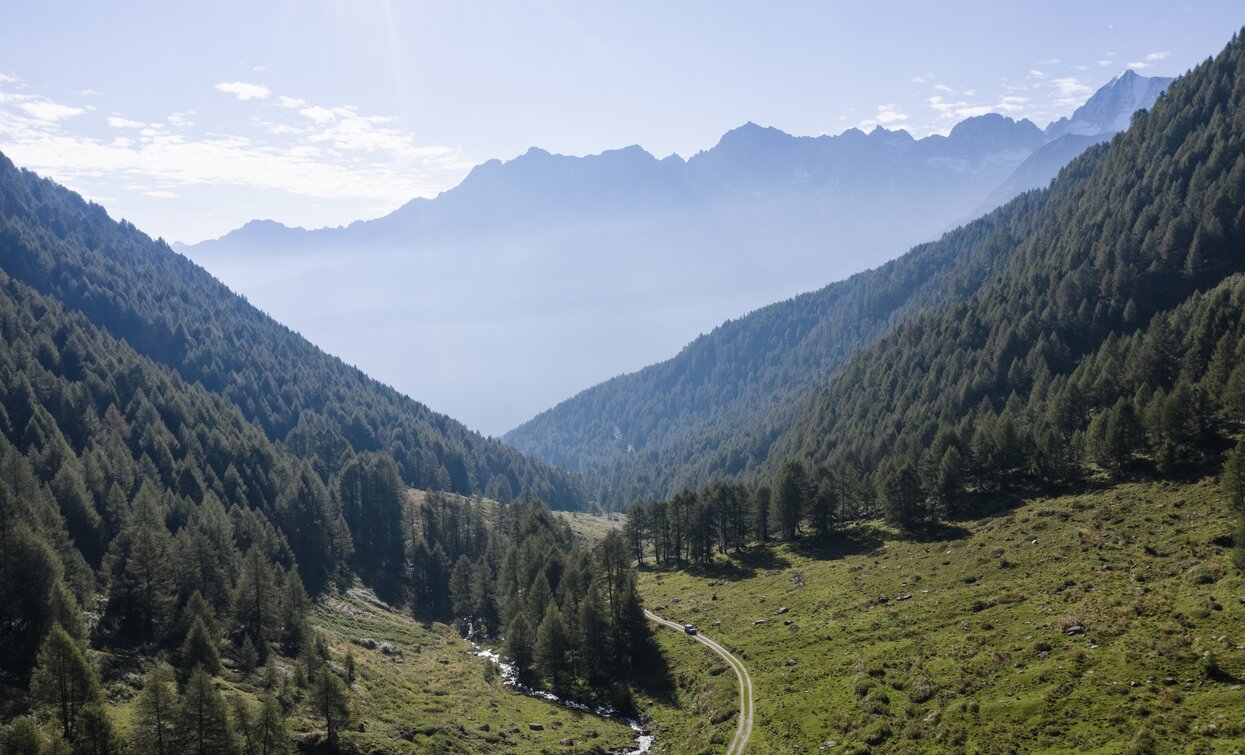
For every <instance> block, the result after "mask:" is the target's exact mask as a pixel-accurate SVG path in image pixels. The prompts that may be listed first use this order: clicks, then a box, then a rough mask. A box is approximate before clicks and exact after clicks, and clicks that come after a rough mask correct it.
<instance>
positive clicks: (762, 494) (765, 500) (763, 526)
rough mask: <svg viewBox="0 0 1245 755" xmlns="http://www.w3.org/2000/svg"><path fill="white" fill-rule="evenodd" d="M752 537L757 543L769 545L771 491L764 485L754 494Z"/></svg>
mask: <svg viewBox="0 0 1245 755" xmlns="http://www.w3.org/2000/svg"><path fill="white" fill-rule="evenodd" d="M753 499H754V501H753V505H752V536H753V537H754V538H756V539H757V542H760V543H768V542H769V537H770V500H769V499H770V491H769V486H768V485H762V486H761V487H759V488H757V489H756V492H755V493H753Z"/></svg>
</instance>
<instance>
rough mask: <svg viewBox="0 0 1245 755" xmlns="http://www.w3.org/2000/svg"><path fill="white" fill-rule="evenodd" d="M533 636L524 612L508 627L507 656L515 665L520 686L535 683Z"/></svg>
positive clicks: (534, 640) (534, 639)
mask: <svg viewBox="0 0 1245 755" xmlns="http://www.w3.org/2000/svg"><path fill="white" fill-rule="evenodd" d="M532 634H533V632H532V625H531V623H530V622H529V621H528V620H527V615H526V614H524V613H523V612H522V611H520V612H518V613H516V614H515V616H514V618H513V619H511V621H510V625H509V626H508V627H506V655H507V656H508V657H509V658H510V662H511V663H512V664H514V670H515V674H516V675H517V676H518V679H519V683H520V684H531V683H532V682H533V673H532V672H533V669H532V663H533V661H534V659H535V645H536V638H535V637H533V636H532Z"/></svg>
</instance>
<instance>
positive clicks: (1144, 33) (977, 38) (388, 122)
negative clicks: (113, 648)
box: [0, 0, 1245, 242]
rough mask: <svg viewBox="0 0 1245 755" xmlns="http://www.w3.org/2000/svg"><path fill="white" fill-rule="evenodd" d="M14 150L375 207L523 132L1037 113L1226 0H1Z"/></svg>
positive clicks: (607, 136) (299, 201)
mask: <svg viewBox="0 0 1245 755" xmlns="http://www.w3.org/2000/svg"><path fill="white" fill-rule="evenodd" d="M0 18H3V20H4V26H5V32H6V33H5V35H4V44H3V45H0V151H3V152H4V153H5V154H7V155H8V156H9V157H11V158H12V159H13V160H14V161H15V162H17V163H18V164H20V165H23V166H25V167H29V168H32V169H34V170H37V171H39V172H40V173H43V174H45V175H47V176H50V177H52V178H55V179H57V180H58V181H60V182H62V183H64V184H66V185H68V186H70V187H71V188H74V189H77V190H79V191H81V192H83V193H84V194H85V195H87V196H88V197H89V198H92V199H95V200H96V201H99V202H101V203H102V204H104V205H105V206H106V207H107V208H108V209H109V211H110V212H111V213H112V215H113V216H114V217H124V218H127V219H129V220H131V221H133V222H134V223H136V224H137V225H138V226H139V227H140V228H142V229H144V230H146V231H148V232H149V233H151V234H153V235H159V236H163V237H165V238H167V239H169V240H181V241H187V242H193V241H198V240H201V239H203V238H210V237H214V236H218V235H220V234H222V233H224V232H226V231H228V230H230V229H232V228H234V227H236V226H238V225H241V224H242V223H244V222H245V221H247V220H248V219H251V218H256V217H265V218H275V219H277V220H280V221H282V222H285V223H288V224H291V225H304V226H323V225H337V224H341V223H346V222H349V221H351V220H354V219H358V218H364V217H374V216H378V215H382V214H384V213H386V212H388V211H389V210H392V209H394V208H395V207H397V206H399V205H400V204H402V203H403V202H405V201H406V200H408V199H410V198H412V197H415V196H431V195H433V194H436V193H437V192H438V191H441V190H443V189H446V188H449V187H451V186H453V185H454V184H456V183H457V182H458V181H459V180H460V179H461V178H462V177H463V176H464V175H465V173H466V171H467V170H469V168H470V166H471V165H473V164H475V163H477V162H481V161H483V160H486V159H488V158H492V157H500V158H510V157H513V156H515V155H517V154H519V153H521V152H523V151H525V150H526V149H527V147H529V146H532V145H539V146H541V147H544V148H546V149H549V150H551V151H555V152H562V153H567V154H585V153H594V152H599V151H601V150H603V149H608V148H614V147H619V146H625V145H628V144H635V143H638V144H640V145H642V146H643V147H645V148H646V149H648V150H649V151H651V152H653V153H655V154H657V155H659V156H663V155H666V154H669V153H670V152H678V153H680V154H682V155H685V156H687V155H690V154H693V153H694V152H696V151H697V150H700V149H705V148H708V147H710V146H712V145H713V144H714V143H715V142H716V141H717V138H718V137H719V136H720V135H721V134H722V133H723V132H724V131H726V130H728V129H730V128H733V127H735V126H738V125H739V124H741V123H743V122H745V121H748V120H752V121H756V122H758V123H762V124H766V125H773V126H777V127H779V128H781V129H783V130H785V131H788V132H791V133H796V134H820V133H827V132H829V133H835V132H838V131H842V130H843V129H845V128H847V127H850V126H862V127H866V128H867V127H871V126H872V125H873V124H876V123H882V124H884V125H886V126H887V127H889V128H907V129H909V130H910V131H912V132H913V133H914V134H916V135H918V136H920V135H924V134H927V133H930V132H933V131H940V130H945V129H947V128H948V127H949V126H950V125H951V124H953V123H954V122H955V121H957V120H959V119H961V118H963V117H965V116H967V115H972V114H977V113H981V112H986V111H991V110H994V111H998V112H1003V113H1006V114H1008V115H1012V116H1015V117H1029V118H1031V119H1033V120H1034V121H1035V122H1037V123H1038V124H1039V125H1045V124H1046V122H1048V121H1049V120H1051V119H1052V118H1054V117H1057V116H1059V115H1064V114H1067V113H1069V112H1070V111H1071V110H1072V108H1073V107H1075V105H1076V104H1078V103H1079V102H1081V101H1083V100H1084V99H1085V98H1086V97H1087V96H1088V95H1089V94H1090V93H1091V92H1092V91H1093V90H1094V89H1096V88H1098V87H1099V86H1101V85H1102V84H1103V83H1105V82H1106V81H1107V80H1109V79H1110V78H1111V77H1112V76H1114V75H1116V74H1118V73H1119V72H1120V71H1122V70H1123V69H1125V68H1127V67H1133V68H1136V69H1138V70H1139V71H1140V72H1142V73H1146V74H1160V75H1172V74H1177V73H1180V72H1182V71H1184V70H1186V69H1187V68H1189V67H1190V66H1191V65H1192V64H1194V63H1196V62H1197V61H1199V60H1201V59H1203V58H1205V57H1207V56H1208V55H1211V54H1213V53H1215V52H1217V51H1218V50H1219V49H1220V48H1222V47H1223V46H1224V44H1226V42H1227V41H1228V39H1229V37H1230V36H1231V35H1232V33H1233V32H1234V31H1235V30H1236V29H1238V28H1239V27H1240V25H1241V24H1242V23H1243V22H1245V9H1243V8H1242V6H1241V4H1240V2H1239V0H1236V1H1234V2H1175V3H1171V2H1136V1H1133V2H1084V0H1078V1H1077V2H1062V1H1058V0H1048V1H1047V2H1042V3H999V2H997V1H992V2H954V1H953V0H943V1H942V2H920V3H915V2H914V3H908V4H904V3H850V4H849V3H841V2H806V3H782V4H779V3H758V2H754V1H750V2H723V1H722V0H714V1H713V2H670V0H662V1H661V2H634V1H632V2H615V3H604V2H522V3H521V2H462V1H461V0H456V1H453V2H384V1H383V0H348V1H347V0H341V1H329V0H319V1H314V2H310V1H308V2H295V1H287V2H262V1H257V0H245V1H243V2H237V1H234V0H213V1H212V2H203V3H181V2H175V3H170V2H167V0H164V1H161V2H143V1H138V0H134V1H131V2H125V3H120V2H118V3H112V4H107V5H106V4H105V3H100V2H85V1H84V2H76V3H67V2H56V1H55V0H39V1H38V2H24V1H17V0H0Z"/></svg>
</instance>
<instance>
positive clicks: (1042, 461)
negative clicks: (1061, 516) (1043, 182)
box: [770, 35, 1245, 483]
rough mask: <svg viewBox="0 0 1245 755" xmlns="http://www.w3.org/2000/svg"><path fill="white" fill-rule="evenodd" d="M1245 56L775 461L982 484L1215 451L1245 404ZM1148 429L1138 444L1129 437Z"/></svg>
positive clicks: (836, 392)
mask: <svg viewBox="0 0 1245 755" xmlns="http://www.w3.org/2000/svg"><path fill="white" fill-rule="evenodd" d="M1243 63H1245V42H1242V40H1241V38H1240V36H1239V35H1238V36H1237V37H1235V38H1234V39H1233V40H1232V42H1231V43H1230V44H1229V45H1228V47H1227V48H1226V49H1225V50H1224V51H1223V52H1222V53H1220V54H1219V55H1218V56H1217V57H1216V58H1215V59H1214V60H1212V61H1208V62H1206V63H1204V64H1202V65H1201V66H1198V67H1197V68H1196V69H1194V70H1193V71H1192V72H1190V73H1189V74H1187V75H1186V76H1184V77H1182V78H1180V79H1178V80H1176V81H1175V82H1174V83H1173V84H1172V85H1171V87H1170V88H1169V89H1168V91H1167V93H1166V94H1165V95H1164V96H1163V97H1161V98H1159V100H1158V102H1157V103H1156V104H1155V106H1154V108H1153V110H1152V111H1150V113H1149V114H1147V115H1145V116H1142V117H1140V118H1138V119H1136V120H1135V122H1134V125H1133V127H1132V128H1131V129H1130V130H1129V131H1127V132H1125V133H1124V134H1122V135H1120V136H1118V137H1116V138H1115V139H1114V140H1113V141H1112V142H1111V143H1110V145H1103V146H1100V147H1097V148H1093V149H1091V150H1090V151H1089V153H1087V154H1086V155H1084V156H1082V157H1081V158H1079V159H1077V160H1076V161H1074V162H1073V163H1072V164H1071V165H1070V166H1068V168H1066V169H1065V170H1064V171H1063V173H1061V174H1060V177H1059V179H1058V180H1057V181H1056V182H1055V183H1054V185H1053V186H1052V188H1051V189H1050V190H1049V192H1043V193H1041V194H1038V195H1035V199H1033V200H1031V201H1033V202H1034V207H1033V210H1032V211H1030V212H1024V213H1014V214H1013V215H1012V219H1011V220H1010V222H1009V223H1008V224H1007V229H1008V232H1009V233H1010V234H1011V235H1012V236H1013V237H1014V238H1016V239H1018V240H1019V243H1017V244H1016V245H1015V247H1014V248H1013V249H1011V250H1009V252H1008V254H1007V258H1006V260H1004V261H1003V264H1002V265H1001V267H1000V270H999V273H998V274H997V276H996V277H995V279H994V280H992V281H991V282H990V283H989V284H988V285H986V286H984V287H983V288H982V289H981V290H980V291H979V292H977V293H976V294H975V295H973V296H972V297H971V298H968V299H967V300H965V301H963V302H960V303H957V304H954V305H948V306H946V307H943V308H939V309H935V310H932V311H928V312H925V313H922V314H921V315H920V316H919V317H916V318H913V319H911V320H909V321H908V322H907V323H905V324H903V325H902V326H900V327H899V328H898V329H897V330H896V332H895V333H893V334H891V335H888V336H887V337H886V338H884V339H883V340H882V341H881V342H879V343H878V344H877V345H876V346H874V347H872V348H870V349H867V350H864V351H861V352H859V353H857V354H856V355H855V356H853V358H852V359H851V360H850V362H849V363H848V364H847V365H846V366H845V367H844V368H843V370H842V371H841V372H840V373H838V374H837V375H836V376H835V377H834V378H833V379H831V380H830V381H829V383H828V384H827V386H826V387H825V389H824V390H823V391H821V392H820V393H819V394H818V395H817V397H816V399H815V400H814V402H813V404H812V405H811V406H810V407H809V408H808V410H807V411H805V412H804V413H803V414H802V415H801V417H800V418H799V419H798V420H797V421H796V422H795V423H793V425H792V426H791V427H790V428H789V429H787V430H786V431H785V432H784V435H783V437H782V438H780V439H779V440H778V442H777V443H775V445H774V447H773V448H772V449H771V459H770V461H771V464H773V463H776V460H777V459H781V458H791V457H799V458H806V459H810V460H813V461H816V462H825V461H832V462H838V463H848V464H857V465H861V466H863V467H864V468H866V469H876V468H885V469H886V470H888V471H892V472H893V471H896V470H898V471H899V472H902V471H903V470H904V469H912V468H914V467H913V466H910V465H916V466H921V467H923V468H928V467H927V464H928V463H933V464H935V465H936V464H937V463H938V460H935V459H933V458H931V457H930V454H934V455H938V454H941V453H946V452H947V451H948V450H949V449H950V448H951V447H953V446H954V447H956V455H962V456H961V458H964V459H968V458H972V459H975V462H974V463H975V464H977V465H979V466H981V467H982V468H980V469H977V470H976V471H975V473H976V474H977V475H979V476H980V477H981V478H982V479H983V480H984V481H985V482H986V483H989V482H990V481H994V480H996V479H997V478H999V477H1000V476H1004V477H1005V476H1008V475H1013V476H1014V475H1015V474H1017V472H1018V470H1017V467H1018V466H1019V467H1021V469H1020V470H1019V471H1020V472H1023V471H1024V470H1025V469H1027V470H1029V471H1030V472H1032V473H1035V474H1038V475H1040V476H1042V477H1044V478H1052V477H1053V478H1055V479H1058V478H1059V477H1060V476H1061V471H1060V470H1066V469H1067V468H1068V467H1069V465H1071V466H1079V464H1080V459H1079V458H1078V455H1079V454H1083V453H1085V452H1086V451H1088V452H1089V453H1090V454H1091V455H1092V457H1093V458H1095V459H1096V460H1097V461H1098V463H1100V464H1101V465H1103V466H1105V467H1107V468H1108V469H1112V468H1114V469H1117V470H1118V469H1121V468H1124V467H1127V466H1128V465H1129V464H1131V462H1132V457H1133V455H1134V454H1135V453H1138V452H1142V451H1147V450H1149V451H1152V453H1153V458H1152V462H1153V463H1154V464H1155V465H1156V466H1157V468H1158V469H1159V470H1160V471H1161V472H1164V473H1171V471H1172V470H1173V469H1178V468H1180V466H1181V465H1182V464H1184V463H1193V462H1196V460H1197V459H1199V458H1201V457H1202V456H1204V455H1206V454H1213V452H1214V449H1215V448H1216V447H1217V445H1218V443H1219V441H1217V440H1216V433H1215V432H1214V431H1215V428H1216V427H1217V423H1218V422H1222V421H1225V420H1231V419H1232V417H1233V416H1234V412H1235V411H1236V410H1235V409H1234V404H1233V401H1234V400H1235V399H1234V398H1233V397H1234V396H1235V392H1234V391H1228V393H1227V394H1225V393H1224V387H1225V385H1228V384H1229V381H1231V380H1233V379H1235V378H1234V377H1232V376H1234V374H1235V373H1234V372H1233V367H1234V366H1235V362H1234V359H1235V358H1236V357H1234V354H1236V353H1239V343H1238V340H1239V337H1240V335H1241V333H1240V316H1241V315H1240V310H1239V307H1240V292H1239V288H1240V286H1239V279H1233V278H1230V276H1232V275H1233V274H1234V273H1237V272H1240V271H1242V270H1243V269H1245V258H1242V256H1241V254H1240V249H1241V246H1240V245H1241V241H1242V238H1243V237H1245V115H1243V110H1242V105H1243V104H1245V67H1243ZM1028 196H1029V195H1026V197H1028ZM1018 201H1022V202H1023V201H1030V200H1027V199H1026V198H1022V199H1021V200H1018ZM1012 207H1013V205H1008V206H1007V207H1006V208H1004V210H1008V209H1010V208H1012ZM1207 292H1209V293H1207ZM1241 378H1242V379H1245V373H1242V375H1241ZM1193 407H1201V408H1198V409H1194V408H1193ZM1098 415H1101V416H1100V417H1099V416H1098ZM1094 418H1097V419H1098V421H1097V422H1091V419H1094ZM1142 419H1144V424H1145V429H1146V441H1145V442H1142V441H1141V440H1140V439H1139V436H1138V433H1137V432H1132V431H1129V430H1125V429H1124V428H1125V427H1127V426H1134V425H1140V424H1141V423H1142ZM1228 428H1229V429H1230V428H1231V425H1230V424H1229V425H1228ZM936 436H937V438H940V440H937V439H936Z"/></svg>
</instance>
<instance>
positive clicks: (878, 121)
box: [857, 105, 908, 129]
mask: <svg viewBox="0 0 1245 755" xmlns="http://www.w3.org/2000/svg"><path fill="white" fill-rule="evenodd" d="M906 120H908V114H907V113H905V112H903V111H902V110H900V109H899V106H898V105H878V112H877V114H876V115H875V116H873V117H872V118H869V119H868V120H864V121H861V122H860V123H859V124H858V125H857V128H860V129H869V128H873V127H874V126H885V125H886V124H888V123H902V122H903V121H906Z"/></svg>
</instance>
